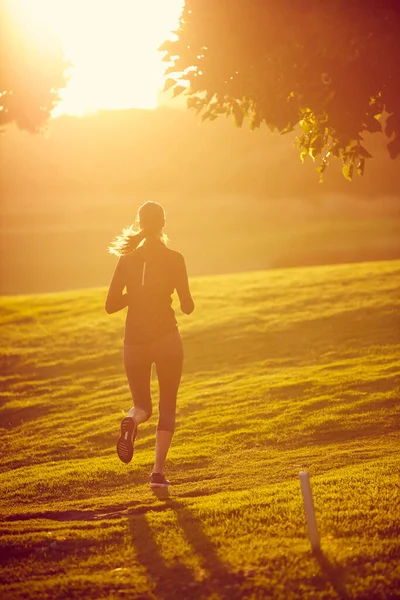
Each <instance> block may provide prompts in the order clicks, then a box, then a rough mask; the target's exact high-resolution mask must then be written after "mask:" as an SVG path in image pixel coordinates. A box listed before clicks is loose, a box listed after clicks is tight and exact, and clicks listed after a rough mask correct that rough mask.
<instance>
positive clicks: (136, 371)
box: [124, 344, 152, 425]
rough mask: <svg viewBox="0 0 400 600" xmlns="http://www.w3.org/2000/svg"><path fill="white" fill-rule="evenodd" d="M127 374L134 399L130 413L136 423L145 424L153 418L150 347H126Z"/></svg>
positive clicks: (125, 362)
mask: <svg viewBox="0 0 400 600" xmlns="http://www.w3.org/2000/svg"><path fill="white" fill-rule="evenodd" d="M124 364H125V372H126V376H127V379H128V383H129V388H130V390H131V394H132V398H133V407H132V408H131V409H130V411H129V412H128V416H129V417H133V418H134V419H135V420H136V423H137V424H138V425H139V424H140V423H144V422H145V421H147V420H148V419H149V418H150V417H151V413H152V403H151V391H150V381H151V367H152V360H151V355H150V351H149V347H148V345H147V344H146V345H145V344H143V346H139V345H138V346H124Z"/></svg>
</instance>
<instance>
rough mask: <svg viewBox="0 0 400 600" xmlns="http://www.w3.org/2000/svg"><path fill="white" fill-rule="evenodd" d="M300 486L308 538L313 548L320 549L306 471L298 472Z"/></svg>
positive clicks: (308, 477)
mask: <svg viewBox="0 0 400 600" xmlns="http://www.w3.org/2000/svg"><path fill="white" fill-rule="evenodd" d="M299 479H300V487H301V491H302V494H303V502H304V512H305V514H306V519H307V529H308V539H309V540H310V543H311V548H312V549H313V550H319V549H320V541H319V533H318V527H317V521H316V518H315V510H314V502H313V497H312V492H311V484H310V476H309V473H308V471H300V473H299Z"/></svg>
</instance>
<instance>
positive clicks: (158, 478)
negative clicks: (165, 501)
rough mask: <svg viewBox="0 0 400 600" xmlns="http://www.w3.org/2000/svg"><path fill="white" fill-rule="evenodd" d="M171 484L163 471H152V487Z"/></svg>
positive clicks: (165, 486) (163, 486) (162, 486)
mask: <svg viewBox="0 0 400 600" xmlns="http://www.w3.org/2000/svg"><path fill="white" fill-rule="evenodd" d="M170 485H171V482H170V481H168V479H165V477H164V474H163V473H152V474H151V475H150V487H151V488H167V487H169V486H170Z"/></svg>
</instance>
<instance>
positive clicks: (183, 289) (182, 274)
mask: <svg viewBox="0 0 400 600" xmlns="http://www.w3.org/2000/svg"><path fill="white" fill-rule="evenodd" d="M176 291H177V292H178V296H179V301H180V303H181V310H182V312H183V313H185V315H190V314H191V313H192V312H193V311H194V302H193V298H192V295H191V293H190V289H189V280H188V276H187V271H186V265H185V259H184V258H183V256H180V260H179V263H178V272H177V282H176Z"/></svg>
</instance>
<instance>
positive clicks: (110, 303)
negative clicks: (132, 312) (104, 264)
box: [105, 256, 128, 315]
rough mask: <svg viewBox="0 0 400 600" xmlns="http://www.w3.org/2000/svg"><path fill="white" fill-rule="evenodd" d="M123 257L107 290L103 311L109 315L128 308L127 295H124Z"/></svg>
mask: <svg viewBox="0 0 400 600" xmlns="http://www.w3.org/2000/svg"><path fill="white" fill-rule="evenodd" d="M124 273H125V269H124V263H123V257H122V256H121V258H120V259H119V261H118V264H117V267H116V269H115V271H114V275H113V278H112V280H111V283H110V287H109V290H108V294H107V298H106V305H105V309H106V312H107V313H108V314H109V315H110V314H112V313H115V312H118V311H119V310H122V309H123V308H125V307H126V306H128V294H126V293H125V294H124V293H123V291H124V288H125V285H126V280H125V274H124Z"/></svg>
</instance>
